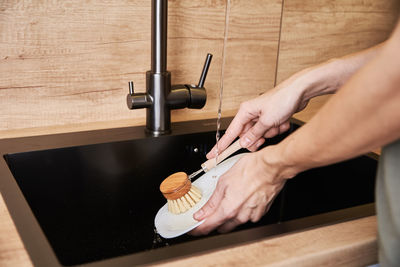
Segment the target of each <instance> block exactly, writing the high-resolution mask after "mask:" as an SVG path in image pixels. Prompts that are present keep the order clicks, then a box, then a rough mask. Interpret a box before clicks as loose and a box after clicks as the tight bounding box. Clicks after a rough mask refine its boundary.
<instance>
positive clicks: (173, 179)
mask: <svg viewBox="0 0 400 267" xmlns="http://www.w3.org/2000/svg"><path fill="white" fill-rule="evenodd" d="M190 187H191V182H190V181H189V179H188V175H187V174H186V173H184V172H177V173H174V174H171V175H170V176H168V177H167V178H165V180H164V181H163V182H162V183H161V185H160V191H161V193H163V195H164V197H165V198H166V199H171V200H174V199H178V198H180V197H182V196H183V195H185V194H186V193H187V192H188V191H189V190H190Z"/></svg>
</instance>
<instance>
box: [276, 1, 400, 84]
mask: <svg viewBox="0 0 400 267" xmlns="http://www.w3.org/2000/svg"><path fill="white" fill-rule="evenodd" d="M399 7H400V2H399V1H398V0H307V1H304V0H285V1H284V8H283V18H282V34H281V40H280V53H279V62H278V73H277V81H278V82H281V81H283V80H284V79H286V78H288V77H289V76H290V75H292V74H294V73H295V72H297V71H299V70H301V69H304V68H306V67H309V66H312V65H315V64H317V63H320V62H323V61H326V60H328V59H331V58H334V57H340V56H343V55H346V54H349V53H352V52H355V51H358V50H361V49H365V48H368V47H371V46H373V45H375V44H377V43H380V42H382V41H384V40H386V39H387V37H388V36H389V34H390V32H391V31H392V29H393V27H394V25H395V23H396V21H397V17H398V13H399Z"/></svg>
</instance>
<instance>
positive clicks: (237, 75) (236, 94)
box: [223, 0, 282, 109]
mask: <svg viewBox="0 0 400 267" xmlns="http://www.w3.org/2000/svg"><path fill="white" fill-rule="evenodd" d="M243 10H246V12H243ZM281 12H282V0H268V1H260V0H250V1H249V0H232V1H231V13H230V20H229V38H228V45H227V58H226V66H227V67H226V68H225V78H224V96H223V97H224V102H223V108H228V109H230V108H238V107H239V105H240V103H241V102H243V101H245V100H248V99H251V98H254V97H256V96H258V95H259V94H260V93H262V92H265V91H267V90H268V89H270V88H272V87H273V86H274V80H275V71H276V58H277V53H278V42H279V29H280V18H281ZM228 105H230V106H228ZM227 106H228V107H227Z"/></svg>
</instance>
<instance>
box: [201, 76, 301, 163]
mask: <svg viewBox="0 0 400 267" xmlns="http://www.w3.org/2000/svg"><path fill="white" fill-rule="evenodd" d="M306 72H307V70H304V71H302V72H299V73H297V74H295V75H293V76H292V77H290V78H289V79H287V80H286V81H284V82H282V83H281V84H279V85H278V86H277V87H275V88H274V89H271V90H269V91H267V92H266V93H264V94H262V95H260V96H259V97H257V98H254V99H252V100H249V101H246V102H243V103H242V104H241V105H240V108H239V111H238V113H237V114H236V116H235V118H234V119H233V120H232V122H231V124H230V125H229V127H228V129H227V130H226V132H225V134H224V135H223V136H222V138H221V139H220V141H219V142H218V149H219V152H222V151H224V150H225V149H226V148H227V147H228V146H229V145H230V144H231V143H232V142H233V140H235V138H236V137H238V136H239V137H240V139H241V141H240V144H241V146H242V147H244V148H247V149H248V150H250V151H255V150H257V148H258V147H260V146H261V145H262V144H263V143H264V142H265V139H264V138H271V137H273V136H275V135H277V134H280V133H283V132H285V131H287V130H288V129H289V127H290V124H289V119H290V117H291V116H292V115H293V114H294V113H296V112H299V111H301V110H302V109H304V108H305V107H306V106H307V103H308V99H305V97H304V88H305V83H304V82H303V80H304V79H301V78H302V77H303V76H304V74H305V73H306ZM216 150H217V147H216V146H214V147H213V149H212V150H211V151H210V152H209V153H208V154H207V158H208V159H211V158H214V157H215V156H216Z"/></svg>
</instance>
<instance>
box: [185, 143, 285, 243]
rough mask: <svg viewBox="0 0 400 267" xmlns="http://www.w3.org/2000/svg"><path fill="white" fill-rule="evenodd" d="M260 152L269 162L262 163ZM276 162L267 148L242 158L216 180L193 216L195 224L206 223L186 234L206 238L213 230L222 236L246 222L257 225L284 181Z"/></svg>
mask: <svg viewBox="0 0 400 267" xmlns="http://www.w3.org/2000/svg"><path fill="white" fill-rule="evenodd" d="M265 150H266V151H265ZM264 152H265V153H269V154H270V157H269V158H270V159H271V160H265V157H264V156H263V155H262V153H264ZM277 158H278V157H277V155H276V154H274V153H273V149H272V148H270V147H267V148H264V149H263V152H261V151H259V152H254V153H248V154H246V155H244V156H243V157H242V158H241V159H240V160H239V161H238V162H237V163H236V164H235V165H234V166H233V167H232V168H231V169H230V170H229V171H227V172H226V173H225V174H224V175H222V176H221V177H220V178H219V181H218V183H217V187H216V189H215V191H214V193H213V195H212V196H211V198H210V199H209V200H208V202H207V203H206V204H205V205H204V206H203V207H202V208H201V209H200V210H199V211H197V212H196V213H195V214H194V219H195V220H198V221H201V220H203V219H206V220H205V222H204V223H203V224H201V225H200V226H198V227H197V228H196V229H194V230H192V231H191V232H190V234H192V235H203V234H208V233H209V232H211V231H213V230H214V229H217V230H218V231H219V232H222V233H224V232H229V231H231V230H232V229H233V228H235V227H236V226H238V225H240V224H243V223H245V222H247V221H252V222H257V221H258V220H259V219H260V218H261V217H262V216H263V215H264V214H265V213H266V212H267V211H268V209H269V208H270V206H271V204H272V202H273V200H274V199H275V197H276V196H277V195H278V193H279V192H280V190H281V189H282V188H283V186H284V184H285V181H286V178H283V177H282V175H281V173H282V172H281V165H280V164H279V161H276V159H277Z"/></svg>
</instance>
